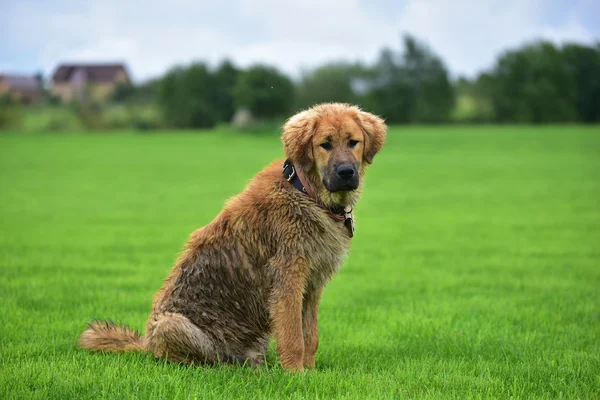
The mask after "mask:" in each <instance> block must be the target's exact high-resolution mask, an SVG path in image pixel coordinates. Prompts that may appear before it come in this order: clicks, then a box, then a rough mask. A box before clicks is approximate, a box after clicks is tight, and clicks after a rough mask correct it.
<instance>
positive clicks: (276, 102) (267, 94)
mask: <svg viewBox="0 0 600 400" xmlns="http://www.w3.org/2000/svg"><path fill="white" fill-rule="evenodd" d="M233 92H234V99H235V104H236V105H237V106H238V107H244V108H248V109H249V110H250V111H251V112H252V115H254V116H255V117H257V118H272V117H279V116H283V115H286V114H288V113H289V112H290V111H291V107H292V104H293V100H294V85H293V84H292V81H291V80H290V79H289V78H288V77H287V76H285V75H283V74H282V73H280V72H279V71H277V70H276V69H275V68H273V67H268V66H264V65H256V66H253V67H251V68H250V69H248V70H247V71H245V72H243V73H241V75H240V77H239V79H238V81H237V84H236V86H235V88H234V91H233Z"/></svg>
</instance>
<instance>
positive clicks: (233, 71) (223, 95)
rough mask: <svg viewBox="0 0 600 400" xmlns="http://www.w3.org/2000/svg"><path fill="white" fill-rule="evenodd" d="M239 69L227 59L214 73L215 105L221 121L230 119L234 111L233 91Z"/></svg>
mask: <svg viewBox="0 0 600 400" xmlns="http://www.w3.org/2000/svg"><path fill="white" fill-rule="evenodd" d="M239 75H240V71H239V70H238V69H237V68H236V67H235V66H234V65H233V64H232V63H231V62H230V61H229V60H225V61H223V62H222V63H221V64H220V65H219V67H218V68H217V70H216V71H215V73H214V80H215V88H216V90H215V98H214V102H215V107H216V109H217V111H218V113H219V119H220V120H221V121H227V122H229V121H231V118H232V117H233V114H234V113H235V107H234V100H233V91H234V89H235V86H236V83H237V80H238V77H239Z"/></svg>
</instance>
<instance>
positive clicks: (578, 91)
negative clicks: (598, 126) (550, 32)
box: [562, 44, 600, 123]
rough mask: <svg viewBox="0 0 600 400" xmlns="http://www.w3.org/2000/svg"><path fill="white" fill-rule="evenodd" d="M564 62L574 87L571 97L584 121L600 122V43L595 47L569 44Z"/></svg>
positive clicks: (581, 119) (563, 51) (563, 52)
mask: <svg viewBox="0 0 600 400" xmlns="http://www.w3.org/2000/svg"><path fill="white" fill-rule="evenodd" d="M562 55H563V62H564V64H565V68H566V69H567V73H568V74H569V75H570V80H569V83H570V84H571V85H572V87H573V94H574V98H573V99H571V101H572V102H573V104H574V105H575V108H576V110H577V115H578V119H579V120H580V121H582V122H588V123H591V122H600V44H597V45H596V46H594V47H588V46H582V45H578V44H567V45H565V46H564V47H563V49H562Z"/></svg>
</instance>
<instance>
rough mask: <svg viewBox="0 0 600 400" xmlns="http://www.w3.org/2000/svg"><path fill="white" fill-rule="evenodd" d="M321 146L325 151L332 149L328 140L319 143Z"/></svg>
mask: <svg viewBox="0 0 600 400" xmlns="http://www.w3.org/2000/svg"><path fill="white" fill-rule="evenodd" d="M321 147H322V148H324V149H325V150H327V151H329V150H331V149H333V146H332V145H331V143H329V142H325V143H321Z"/></svg>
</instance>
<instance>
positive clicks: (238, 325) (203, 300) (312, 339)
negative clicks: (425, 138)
mask: <svg viewBox="0 0 600 400" xmlns="http://www.w3.org/2000/svg"><path fill="white" fill-rule="evenodd" d="M385 137H386V126H385V124H384V123H383V121H382V120H381V119H380V118H378V117H376V116H374V115H372V114H369V113H366V112H363V111H361V110H360V109H358V108H357V107H353V106H349V105H345V104H322V105H318V106H315V107H313V108H311V109H309V110H306V111H303V112H301V113H299V114H297V115H295V116H293V117H291V118H290V119H289V120H288V121H287V122H286V124H285V125H284V126H283V135H282V140H283V143H284V146H285V153H286V156H287V157H288V158H289V159H290V160H291V161H292V162H293V163H294V165H295V167H296V169H299V170H300V171H302V172H303V175H304V180H305V181H306V182H305V183H306V184H308V185H310V188H311V189H312V192H314V193H315V194H316V197H317V198H316V199H312V198H310V197H309V196H307V195H305V194H303V193H301V192H300V191H298V190H297V189H296V188H294V187H293V186H292V185H291V184H290V183H289V182H287V181H286V180H285V179H284V177H283V175H282V165H283V161H277V162H274V163H273V164H271V165H269V166H268V167H267V168H265V169H264V170H263V171H262V172H260V173H259V174H258V175H257V176H256V177H255V179H254V180H253V181H252V182H250V184H249V185H248V187H247V188H246V189H245V190H244V191H243V192H242V193H241V194H239V195H238V196H236V197H234V198H232V199H231V200H229V201H228V202H227V204H226V206H225V208H224V209H223V211H222V212H221V213H220V214H219V215H218V216H217V217H216V218H215V220H214V221H212V222H211V223H210V224H208V225H207V226H205V227H204V228H201V229H199V230H197V231H195V232H194V233H193V234H192V235H191V237H190V239H189V241H188V243H187V245H186V250H185V252H184V253H183V254H182V255H181V257H180V258H179V259H178V261H177V263H176V265H175V267H174V268H173V269H172V270H171V274H170V275H169V277H168V278H167V279H166V281H165V283H164V285H163V287H162V288H161V289H160V290H159V291H158V293H157V295H156V297H155V299H154V304H153V307H152V313H151V314H150V318H149V319H148V324H147V327H146V335H145V337H144V338H141V337H140V336H139V335H138V334H137V333H135V332H133V331H131V330H129V329H128V328H125V327H120V326H115V325H113V324H110V323H105V322H92V323H91V324H90V325H89V328H88V329H87V330H86V331H85V332H83V334H82V335H81V338H80V340H79V344H80V346H81V347H83V348H86V349H90V350H98V351H117V352H122V351H128V350H144V351H149V352H151V353H152V354H154V356H155V357H168V359H169V360H172V361H177V362H188V363H196V362H209V363H212V362H217V361H221V362H235V361H239V362H244V361H249V362H250V363H255V362H256V363H260V362H261V356H262V355H263V354H264V353H265V352H266V350H267V344H268V340H269V338H270V336H274V337H275V339H276V341H277V350H278V352H279V356H280V360H281V362H282V364H283V366H284V368H285V369H286V370H295V371H303V370H304V367H314V365H315V353H316V351H317V346H318V333H317V313H318V308H319V302H320V299H321V294H322V292H323V288H324V287H325V284H326V283H327V282H328V281H329V280H330V278H331V277H332V276H333V274H334V273H335V272H336V271H337V270H338V268H339V267H340V266H341V264H342V259H343V257H344V255H345V254H346V252H347V250H348V248H349V245H350V237H349V234H348V231H347V230H346V229H345V228H344V225H343V222H340V221H336V220H334V219H332V218H330V217H329V215H328V213H327V209H328V208H329V209H335V208H339V207H344V206H347V205H354V204H355V202H356V200H357V199H358V196H359V193H360V190H361V188H362V177H363V176H364V173H365V169H366V166H367V164H370V163H371V162H372V161H373V157H374V155H375V153H377V152H378V151H379V150H380V149H381V147H382V146H383V144H384V141H385ZM340 165H346V166H349V167H348V168H354V169H355V171H356V172H357V174H358V176H359V177H360V181H359V182H358V181H357V182H358V183H357V188H356V189H355V190H345V189H344V187H345V186H343V182H342V183H340V179H339V176H338V175H339V166H340ZM336 171H338V175H336ZM340 188H341V189H340Z"/></svg>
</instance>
